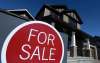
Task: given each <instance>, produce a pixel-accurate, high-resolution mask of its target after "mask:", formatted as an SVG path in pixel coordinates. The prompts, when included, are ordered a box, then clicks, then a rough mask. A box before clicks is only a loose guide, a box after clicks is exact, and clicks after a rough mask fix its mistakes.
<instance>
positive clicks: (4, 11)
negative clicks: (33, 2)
mask: <svg viewBox="0 0 100 63" xmlns="http://www.w3.org/2000/svg"><path fill="white" fill-rule="evenodd" d="M0 12H2V13H6V14H8V15H11V16H14V17H16V18H20V19H23V20H26V21H28V20H30V19H26V18H23V17H20V16H19V15H16V14H14V13H12V12H9V11H7V10H6V9H1V8H0Z"/></svg>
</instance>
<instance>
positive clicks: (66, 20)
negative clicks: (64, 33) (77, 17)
mask: <svg viewBox="0 0 100 63" xmlns="http://www.w3.org/2000/svg"><path fill="white" fill-rule="evenodd" d="M63 20H64V22H66V23H69V18H68V16H66V15H63Z"/></svg>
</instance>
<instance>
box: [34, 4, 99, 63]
mask: <svg viewBox="0 0 100 63" xmlns="http://www.w3.org/2000/svg"><path fill="white" fill-rule="evenodd" d="M35 18H36V19H37V20H42V21H44V22H47V23H49V24H51V25H52V26H54V27H55V28H56V29H57V30H58V31H59V32H60V34H61V36H62V38H63V41H64V49H65V50H64V59H63V63H65V62H68V63H73V62H74V63H78V62H80V63H82V62H84V61H85V62H86V63H96V62H97V61H98V60H99V59H100V58H99V57H100V56H98V55H99V54H98V53H97V51H98V50H100V49H98V48H97V44H95V42H93V37H92V36H91V35H90V34H88V33H86V32H84V31H83V30H81V24H83V22H82V20H81V18H80V16H79V14H78V13H77V12H76V11H75V10H73V9H68V8H67V7H66V6H64V5H50V6H49V5H44V6H43V7H42V8H41V9H40V11H39V12H38V14H37V15H36V17H35ZM67 44H68V45H67ZM67 46H68V47H67ZM99 47H100V45H99ZM66 59H68V60H66Z"/></svg>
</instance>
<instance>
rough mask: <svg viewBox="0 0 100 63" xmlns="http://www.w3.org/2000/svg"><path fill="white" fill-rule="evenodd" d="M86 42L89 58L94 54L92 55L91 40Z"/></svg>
mask: <svg viewBox="0 0 100 63" xmlns="http://www.w3.org/2000/svg"><path fill="white" fill-rule="evenodd" d="M86 41H87V50H88V52H87V53H88V55H89V57H91V56H92V54H91V47H90V40H89V38H87V39H86Z"/></svg>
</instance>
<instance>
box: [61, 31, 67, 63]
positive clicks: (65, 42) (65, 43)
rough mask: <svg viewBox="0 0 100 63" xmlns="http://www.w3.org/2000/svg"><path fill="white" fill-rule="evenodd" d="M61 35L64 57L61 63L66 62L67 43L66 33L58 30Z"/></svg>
mask: <svg viewBox="0 0 100 63" xmlns="http://www.w3.org/2000/svg"><path fill="white" fill-rule="evenodd" d="M60 34H61V37H62V39H63V42H64V57H63V61H62V63H67V45H68V35H67V34H66V33H63V32H60Z"/></svg>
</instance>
